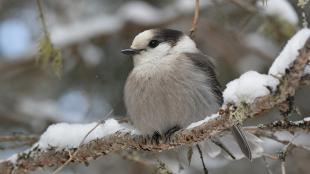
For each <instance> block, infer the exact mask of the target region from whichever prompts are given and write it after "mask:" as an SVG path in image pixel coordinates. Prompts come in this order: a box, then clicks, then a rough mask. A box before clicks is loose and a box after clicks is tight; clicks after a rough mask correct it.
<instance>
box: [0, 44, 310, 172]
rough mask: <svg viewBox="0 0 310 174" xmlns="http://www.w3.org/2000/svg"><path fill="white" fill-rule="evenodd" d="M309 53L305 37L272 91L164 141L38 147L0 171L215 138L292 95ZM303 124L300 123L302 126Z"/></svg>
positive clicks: (133, 138)
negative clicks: (237, 123)
mask: <svg viewBox="0 0 310 174" xmlns="http://www.w3.org/2000/svg"><path fill="white" fill-rule="evenodd" d="M309 56H310V38H308V40H307V42H306V44H305V45H304V47H303V48H302V49H301V50H300V52H299V55H298V57H297V58H296V60H295V61H294V62H293V64H292V66H291V68H289V70H288V71H287V73H286V74H284V75H283V77H282V79H281V83H280V85H279V86H278V89H277V91H276V92H275V94H272V95H267V96H263V97H258V98H257V99H256V100H255V101H254V103H252V104H248V105H240V106H232V105H230V106H223V107H222V108H221V109H220V111H219V113H220V116H219V117H217V118H216V119H212V120H209V121H207V122H204V123H202V124H201V125H199V126H196V127H193V128H191V129H183V130H180V131H178V132H176V133H175V134H174V135H172V137H171V139H170V140H169V141H167V142H162V141H161V142H159V144H153V143H152V142H151V140H150V139H149V138H142V137H141V136H138V135H131V134H130V133H128V132H127V133H125V132H117V133H114V134H111V135H109V136H106V137H104V138H101V139H96V140H93V141H90V142H88V143H86V144H83V145H81V146H80V147H79V148H78V151H77V149H76V148H71V149H68V150H61V151H59V150H56V149H55V148H53V147H51V148H49V149H47V150H44V151H42V149H40V148H39V147H34V148H32V149H31V150H29V151H26V152H23V153H20V154H18V155H17V156H16V159H15V160H6V161H2V162H1V163H0V173H1V174H11V173H18V174H19V173H27V172H29V171H33V170H36V169H37V168H39V167H46V166H47V167H51V166H60V165H62V164H63V163H65V162H66V161H67V160H68V159H70V157H71V156H70V154H73V153H75V152H76V154H75V156H74V157H72V162H86V161H89V160H91V159H95V158H98V157H100V156H102V155H106V154H109V153H113V152H118V151H123V150H128V149H131V150H143V151H153V152H160V151H164V150H169V149H173V148H176V147H179V146H181V145H189V146H191V145H193V144H195V143H197V142H200V141H202V140H205V139H208V138H211V137H215V136H217V135H220V134H221V133H224V132H225V131H227V130H229V129H230V128H231V127H232V126H233V125H234V119H232V118H234V117H236V116H240V115H241V116H242V118H243V120H245V119H247V118H249V117H253V116H255V115H258V114H260V113H262V112H263V111H265V110H269V109H271V108H273V107H275V106H277V105H279V104H281V103H282V102H283V101H285V100H286V99H287V97H289V96H293V95H294V94H295V90H296V89H297V88H298V87H299V83H300V80H301V77H302V75H303V72H304V67H305V65H306V63H307V61H308V58H309ZM301 125H302V126H301ZM309 125H310V123H309V120H308V119H307V120H304V121H302V124H301V123H300V124H291V123H289V124H287V123H286V124H282V123H280V122H279V123H277V124H272V125H270V126H264V127H262V128H261V129H267V128H268V129H269V128H270V129H271V128H272V129H285V130H287V128H292V129H293V127H295V128H296V127H298V129H300V130H306V131H309Z"/></svg>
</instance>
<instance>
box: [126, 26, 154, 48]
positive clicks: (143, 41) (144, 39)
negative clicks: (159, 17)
mask: <svg viewBox="0 0 310 174" xmlns="http://www.w3.org/2000/svg"><path fill="white" fill-rule="evenodd" d="M153 36H154V30H146V31H143V32H141V33H139V34H138V35H137V36H136V37H135V38H134V39H133V41H132V44H131V48H145V47H146V46H147V44H148V43H149V41H150V40H151V39H152V38H153Z"/></svg>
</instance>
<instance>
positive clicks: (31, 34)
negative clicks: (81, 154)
mask: <svg viewBox="0 0 310 174" xmlns="http://www.w3.org/2000/svg"><path fill="white" fill-rule="evenodd" d="M241 2H243V1H241ZM296 4H297V2H296V1H295V0H290V1H289V0H268V1H267V5H264V4H262V2H261V1H258V2H256V1H255V0H251V1H244V2H243V3H241V4H238V3H235V2H234V1H233V0H232V1H209V0H201V6H200V8H201V16H200V20H199V23H198V31H197V33H196V38H195V39H196V42H197V44H198V47H199V49H201V50H202V51H203V52H204V53H206V54H208V55H209V56H212V57H214V58H215V60H216V62H217V63H216V65H217V71H218V75H219V81H220V82H221V84H222V87H223V89H224V88H225V86H226V84H227V83H228V82H230V81H231V80H233V79H236V78H239V76H240V75H241V74H243V73H245V72H247V73H246V74H244V75H243V76H241V77H240V78H239V79H238V80H235V81H232V82H230V83H229V85H228V86H231V89H230V90H232V91H228V92H226V95H228V97H227V100H226V101H225V102H237V99H236V98H238V97H240V96H241V97H244V96H242V92H244V91H245V90H247V89H252V90H253V88H254V89H255V87H257V86H255V85H253V84H255V83H261V84H270V83H274V82H270V80H269V78H270V76H268V77H266V76H265V75H262V74H268V73H269V74H274V75H278V74H277V73H280V74H281V73H283V71H282V70H283V68H282V70H281V66H282V67H283V66H287V65H278V66H276V67H273V68H272V69H270V70H269V68H270V66H271V64H272V62H273V61H274V59H275V58H277V57H278V56H279V57H281V56H282V57H284V59H287V60H288V61H290V60H289V58H290V57H288V58H285V56H286V55H295V54H296V53H295V52H291V51H290V49H293V48H287V49H286V50H288V51H287V52H288V53H286V54H283V55H281V54H280V55H279V52H280V50H281V49H282V48H283V47H284V46H285V44H286V42H287V40H288V39H290V38H291V37H292V36H293V35H294V33H295V32H296V31H298V30H299V29H300V28H301V26H302V20H301V10H300V8H299V7H298V6H297V5H296ZM193 7H194V0H174V1H157V0H145V1H125V0H113V1H107V0H105V1H103V0H92V1H87V0H65V1H62V0H44V12H45V16H46V21H47V25H48V29H49V31H50V34H51V39H52V42H53V43H54V44H55V45H56V46H57V47H58V48H60V49H61V50H62V58H63V60H64V73H63V75H62V78H61V79H58V78H57V77H56V76H55V75H54V74H53V73H51V71H46V70H44V69H42V68H40V67H39V66H36V65H35V63H34V59H35V57H36V53H37V51H38V50H37V46H38V42H39V39H40V37H41V36H42V35H43V30H42V27H41V24H40V21H39V18H38V12H37V6H36V3H35V1H34V0H27V1H20V0H2V1H1V0H0V136H1V135H8V134H38V135H39V134H42V133H43V132H44V131H45V130H46V128H47V127H48V126H49V125H51V124H54V123H58V122H67V123H78V124H80V123H89V126H90V127H92V125H94V123H92V122H95V121H98V120H104V119H110V118H123V117H124V116H125V115H126V111H125V108H124V104H123V100H122V96H123V92H122V90H123V86H124V83H125V80H126V77H127V75H128V73H129V72H130V70H131V68H132V60H131V59H130V58H128V57H127V56H125V55H122V54H121V53H120V50H121V49H123V48H127V47H128V46H129V45H130V44H131V40H132V39H133V37H134V36H135V35H136V34H137V33H138V32H141V31H142V30H144V29H149V28H154V27H167V28H173V29H178V30H182V31H184V32H188V30H189V29H190V26H191V23H192V21H191V20H192V15H193ZM305 11H306V14H307V13H308V14H307V16H308V17H309V16H310V5H309V4H308V5H307V6H306V10H305ZM308 21H310V20H309V19H308ZM292 42H293V41H292ZM294 43H296V42H294ZM297 46H298V45H297ZM292 47H294V45H293V46H292ZM251 70H254V71H257V72H258V73H261V74H258V73H256V72H251ZM248 71H250V72H248ZM268 71H269V72H268ZM247 76H248V77H255V79H249V78H246V77H247ZM241 81H246V83H248V84H251V85H249V86H245V87H244V86H243V87H244V88H240V87H238V83H241ZM258 90H259V89H258ZM260 91H262V90H260ZM231 93H234V94H236V96H232V95H231ZM267 93H268V91H262V94H267ZM262 94H257V95H262ZM224 95H225V93H224ZM245 98H247V99H248V100H249V101H247V102H251V97H250V98H249V97H245ZM309 99H310V88H309V87H304V88H302V89H300V90H299V91H298V93H297V95H296V98H295V101H296V106H297V107H298V109H299V111H300V112H301V113H302V114H301V115H302V116H299V115H298V114H296V113H295V114H293V116H292V117H291V119H292V120H299V119H302V118H303V117H307V116H310V107H309ZM112 109H113V111H114V112H113V114H112V115H110V116H109V118H104V115H106V113H108V112H110V111H111V110H112ZM280 118H281V117H280V114H279V113H278V112H277V111H276V110H274V111H271V112H268V113H266V114H265V115H264V116H263V117H259V118H258V119H253V120H250V121H248V122H247V123H246V124H248V125H257V124H258V123H266V122H271V121H273V120H277V119H280ZM78 124H76V127H74V129H79V127H78V126H79V125H78ZM63 126H64V129H65V126H66V125H63ZM71 128H72V127H71ZM100 131H102V130H101V129H100ZM95 133H96V132H95ZM95 133H94V134H95ZM68 134H69V133H68ZM70 134H72V135H74V130H73V129H72V131H70ZM99 134H100V132H99ZM60 135H61V133H60ZM269 141H270V140H269ZM269 141H267V142H266V146H267V149H268V150H269V151H273V152H275V151H277V150H279V149H280V148H281V146H280V145H279V144H276V143H275V142H269ZM71 143H74V142H71ZM27 148H29V147H27V146H26V147H25V146H23V147H20V146H18V148H16V146H14V144H13V145H11V144H5V143H1V142H0V159H4V158H7V157H9V156H11V155H12V154H14V153H16V152H20V151H22V150H24V149H27ZM292 153H293V154H294V155H290V154H289V158H288V163H287V164H288V165H291V164H293V165H294V166H293V167H288V173H307V171H309V170H310V168H309V167H310V166H309V165H307V164H308V163H309V161H310V154H309V151H308V152H307V151H304V150H301V149H294V150H293V151H292ZM194 154H195V153H194ZM161 155H162V158H163V159H164V161H165V162H166V163H167V164H170V166H172V167H175V168H178V163H177V162H176V161H175V160H173V159H175V154H174V153H173V152H168V153H163V154H161ZM123 156H124V154H113V155H108V156H104V157H102V158H100V159H99V160H96V161H92V162H91V163H90V165H89V166H88V167H85V166H83V165H70V166H69V167H67V168H65V169H64V170H63V171H62V173H66V174H71V173H94V174H96V173H98V174H99V173H102V171H105V173H116V174H117V173H152V171H153V169H152V168H149V167H147V166H145V165H142V164H140V163H137V162H133V161H132V160H128V159H124V158H123ZM141 158H146V159H152V155H150V154H147V153H146V154H141ZM206 158H207V166H208V168H209V170H210V172H211V173H216V174H225V173H249V172H251V173H252V174H259V173H266V167H265V164H264V161H263V160H262V159H256V160H254V162H253V163H250V162H249V161H247V160H245V159H243V160H239V161H229V160H225V159H222V158H215V159H211V158H209V157H206ZM296 159H298V164H296V163H290V162H292V161H294V160H296ZM119 166H122V167H119ZM271 168H272V169H273V170H274V171H275V173H279V170H280V167H279V163H277V162H272V163H271ZM182 172H183V173H193V174H195V173H201V172H202V168H201V164H200V161H199V157H198V156H197V155H194V159H193V162H192V165H191V167H190V168H187V167H186V166H185V170H182ZM38 173H42V171H39V172H38Z"/></svg>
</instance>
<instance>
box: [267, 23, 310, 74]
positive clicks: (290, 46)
mask: <svg viewBox="0 0 310 174" xmlns="http://www.w3.org/2000/svg"><path fill="white" fill-rule="evenodd" d="M309 37H310V30H309V29H308V28H304V29H301V30H300V31H298V32H297V33H296V34H295V35H294V36H293V37H292V38H291V39H290V40H289V41H288V42H287V44H286V45H285V47H284V48H283V50H282V51H281V53H280V54H279V56H278V57H277V58H276V60H275V61H274V62H273V64H272V66H271V68H270V69H269V74H272V75H275V76H278V77H281V76H282V75H283V74H284V73H285V69H287V68H289V66H290V65H291V64H292V62H293V61H294V60H295V59H296V58H297V56H298V54H299V53H298V50H299V49H301V48H302V47H303V46H304V45H305V43H306V41H307V39H308V38H309ZM305 73H307V74H309V73H310V67H309V65H308V66H307V67H306V69H305Z"/></svg>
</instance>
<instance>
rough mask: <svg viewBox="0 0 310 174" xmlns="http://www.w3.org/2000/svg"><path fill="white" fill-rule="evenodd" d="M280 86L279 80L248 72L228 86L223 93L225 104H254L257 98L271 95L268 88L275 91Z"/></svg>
mask: <svg viewBox="0 0 310 174" xmlns="http://www.w3.org/2000/svg"><path fill="white" fill-rule="evenodd" d="M278 84H279V80H278V79H276V78H274V77H272V76H268V75H265V74H259V73H258V72H255V71H248V72H246V73H244V74H243V75H241V76H240V78H238V79H235V80H233V81H231V82H229V83H228V84H227V85H226V89H225V90H224V92H223V97H224V104H227V103H235V104H240V103H241V102H245V103H252V102H253V101H254V99H255V98H257V97H261V96H265V95H268V94H269V93H270V91H269V90H268V88H267V87H270V88H271V90H272V91H274V90H275V89H276V86H277V85H278Z"/></svg>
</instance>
